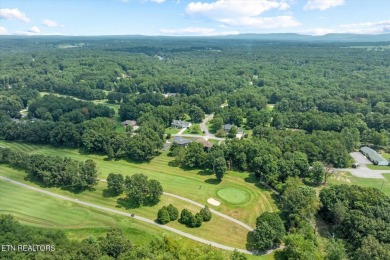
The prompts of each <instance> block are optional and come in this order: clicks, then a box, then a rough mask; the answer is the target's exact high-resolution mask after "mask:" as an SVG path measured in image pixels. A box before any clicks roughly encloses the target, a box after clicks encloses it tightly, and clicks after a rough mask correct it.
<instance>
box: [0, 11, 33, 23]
mask: <svg viewBox="0 0 390 260" xmlns="http://www.w3.org/2000/svg"><path fill="white" fill-rule="evenodd" d="M0 19H5V20H21V21H23V22H25V23H28V22H30V21H31V20H30V19H29V18H28V17H27V16H26V15H25V14H24V13H22V12H21V11H19V10H18V9H16V8H15V9H0Z"/></svg>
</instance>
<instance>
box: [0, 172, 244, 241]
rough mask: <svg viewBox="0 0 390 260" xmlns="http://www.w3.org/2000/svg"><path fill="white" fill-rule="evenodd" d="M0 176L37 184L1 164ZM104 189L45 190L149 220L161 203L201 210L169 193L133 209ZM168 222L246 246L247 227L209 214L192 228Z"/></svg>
mask: <svg viewBox="0 0 390 260" xmlns="http://www.w3.org/2000/svg"><path fill="white" fill-rule="evenodd" d="M0 175H2V176H6V177H9V178H12V179H14V180H17V181H20V182H24V183H27V184H29V185H32V186H38V185H37V184H34V183H31V182H27V181H26V180H25V176H26V174H25V173H24V172H21V171H17V170H13V169H10V168H7V167H6V166H4V165H2V166H0ZM106 188H107V183H105V182H99V184H98V185H97V186H96V187H95V190H92V191H84V192H82V193H79V194H74V193H71V192H69V191H66V190H62V189H59V188H48V190H50V191H52V192H55V193H58V194H62V195H65V196H68V197H72V198H77V199H79V200H81V201H86V202H91V203H95V204H98V205H101V206H104V207H108V208H114V209H116V210H120V211H123V212H127V213H134V214H136V215H138V216H142V217H146V218H148V219H152V220H155V219H156V217H157V211H158V210H159V209H160V208H161V207H162V206H164V205H165V206H168V205H169V204H173V205H175V206H176V207H177V208H178V209H179V211H181V210H182V209H184V208H186V209H188V210H190V211H191V212H193V213H196V212H199V211H200V208H199V207H197V206H195V205H193V204H190V203H188V202H185V201H182V200H179V199H176V198H173V197H170V196H166V195H163V196H162V197H161V200H160V202H159V203H158V204H157V205H155V206H151V207H150V206H148V207H139V208H134V207H131V206H128V205H127V204H126V203H123V202H119V200H118V199H119V198H120V197H109V196H105V194H106V192H105V190H106ZM11 198H12V197H11ZM122 198H123V196H122ZM66 203H69V202H66ZM23 204H24V203H21V205H23ZM29 205H31V204H29ZM61 214H62V213H61ZM108 214H110V213H108ZM113 215H115V214H113ZM168 225H169V226H171V227H174V228H176V229H179V230H182V231H184V232H188V233H190V234H193V235H195V236H199V237H202V238H205V239H209V240H211V241H214V242H217V243H221V244H225V245H229V246H232V247H236V248H245V243H246V235H247V233H248V230H246V229H245V228H243V227H241V226H239V225H237V224H235V223H233V222H230V221H227V220H225V219H223V218H221V217H219V216H217V215H214V216H213V217H212V219H211V221H209V222H205V223H203V225H202V227H201V228H195V229H191V228H187V227H185V226H184V225H181V224H180V223H179V222H177V221H175V222H171V223H169V224H168ZM217 230H218V231H217ZM216 232H219V233H221V234H223V235H222V236H219V237H215V236H214V234H215V233H216Z"/></svg>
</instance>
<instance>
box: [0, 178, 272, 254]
mask: <svg viewBox="0 0 390 260" xmlns="http://www.w3.org/2000/svg"><path fill="white" fill-rule="evenodd" d="M0 199H1V200H0V201H1V204H0V214H12V215H14V217H15V218H16V219H18V220H19V221H20V222H21V223H22V224H27V225H32V226H36V227H40V228H49V229H50V228H54V229H61V230H63V231H64V232H65V234H66V235H67V236H68V237H69V238H70V239H75V240H82V239H85V238H88V237H94V238H98V237H102V236H105V233H106V232H107V230H108V229H109V228H111V227H115V228H120V229H121V230H122V231H123V232H124V233H125V234H126V236H127V237H128V238H129V239H130V241H131V242H132V243H133V244H144V243H148V242H150V241H152V240H153V239H155V238H162V237H164V236H168V237H171V238H173V239H175V240H177V241H180V243H181V244H185V245H186V246H188V247H193V246H197V245H198V243H197V242H194V241H192V240H190V239H187V238H183V237H180V236H177V235H175V234H172V233H170V232H169V231H166V230H162V229H160V228H157V227H153V226H150V225H148V224H145V223H143V222H141V221H137V220H135V219H131V218H126V217H123V216H118V215H115V214H110V213H107V212H103V211H100V210H96V209H93V208H89V207H84V206H80V205H77V204H75V203H72V202H69V201H63V200H61V199H57V198H53V197H50V196H47V195H45V194H42V193H38V192H35V191H32V190H29V189H25V188H20V187H18V186H14V185H12V184H9V183H6V182H3V181H0ZM221 252H223V254H224V255H225V256H226V257H227V256H228V255H229V254H230V252H226V251H223V250H221ZM249 259H272V256H271V255H269V256H249Z"/></svg>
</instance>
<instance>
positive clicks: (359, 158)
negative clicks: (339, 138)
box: [335, 152, 390, 179]
mask: <svg viewBox="0 0 390 260" xmlns="http://www.w3.org/2000/svg"><path fill="white" fill-rule="evenodd" d="M350 155H351V156H352V158H353V159H354V160H355V161H356V162H357V163H359V164H360V166H359V167H358V168H344V169H335V171H337V172H350V173H351V174H352V175H354V176H356V177H360V178H372V179H384V177H383V175H382V173H387V172H390V169H389V170H388V171H386V170H371V169H369V168H368V167H367V164H372V162H370V160H368V159H367V158H366V157H365V156H364V155H363V154H362V153H360V152H354V153H350Z"/></svg>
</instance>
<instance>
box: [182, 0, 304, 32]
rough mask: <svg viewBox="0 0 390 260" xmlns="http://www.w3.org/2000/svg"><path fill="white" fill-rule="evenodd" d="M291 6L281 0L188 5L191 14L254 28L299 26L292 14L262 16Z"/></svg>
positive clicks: (225, 23)
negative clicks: (273, 10)
mask: <svg viewBox="0 0 390 260" xmlns="http://www.w3.org/2000/svg"><path fill="white" fill-rule="evenodd" d="M288 8H290V6H289V5H288V4H287V2H286V1H284V0H283V1H280V0H251V1H248V0H217V1H215V2H212V3H203V2H191V3H189V4H188V5H187V8H186V13H187V14H189V15H203V16H205V17H207V18H209V19H211V20H214V21H218V22H221V23H222V24H223V25H225V26H238V27H252V28H283V27H293V26H299V25H300V23H299V22H298V21H296V20H295V18H294V17H292V16H290V15H281V16H275V17H261V16H260V15H261V14H263V13H264V12H267V11H270V10H272V9H276V10H287V9H288Z"/></svg>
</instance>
